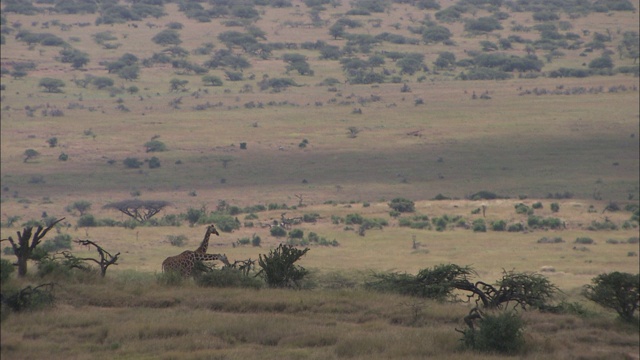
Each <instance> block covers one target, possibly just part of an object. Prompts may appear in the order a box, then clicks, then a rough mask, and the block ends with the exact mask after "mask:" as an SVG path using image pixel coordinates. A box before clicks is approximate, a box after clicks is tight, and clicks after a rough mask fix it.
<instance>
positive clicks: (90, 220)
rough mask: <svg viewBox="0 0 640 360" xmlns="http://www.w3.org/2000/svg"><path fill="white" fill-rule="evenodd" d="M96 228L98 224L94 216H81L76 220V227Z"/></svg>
mask: <svg viewBox="0 0 640 360" xmlns="http://www.w3.org/2000/svg"><path fill="white" fill-rule="evenodd" d="M96 226H98V222H97V221H96V218H95V216H93V215H91V214H86V215H82V216H81V217H80V218H79V219H78V227H96Z"/></svg>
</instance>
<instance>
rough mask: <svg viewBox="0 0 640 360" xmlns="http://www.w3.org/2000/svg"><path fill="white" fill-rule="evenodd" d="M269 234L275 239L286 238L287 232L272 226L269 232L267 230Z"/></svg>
mask: <svg viewBox="0 0 640 360" xmlns="http://www.w3.org/2000/svg"><path fill="white" fill-rule="evenodd" d="M269 232H270V233H271V236H275V237H284V236H287V230H285V229H283V228H282V227H280V226H273V227H272V228H271V230H269Z"/></svg>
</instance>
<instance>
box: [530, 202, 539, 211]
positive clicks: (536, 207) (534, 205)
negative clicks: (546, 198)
mask: <svg viewBox="0 0 640 360" xmlns="http://www.w3.org/2000/svg"><path fill="white" fill-rule="evenodd" d="M531 207H532V208H534V209H536V210H537V209H542V203H541V202H540V201H538V202H535V203H533V204H531Z"/></svg>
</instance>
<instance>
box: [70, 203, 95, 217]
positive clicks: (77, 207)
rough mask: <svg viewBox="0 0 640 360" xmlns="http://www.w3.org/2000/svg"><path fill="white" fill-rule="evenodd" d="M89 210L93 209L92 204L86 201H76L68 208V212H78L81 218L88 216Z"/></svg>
mask: <svg viewBox="0 0 640 360" xmlns="http://www.w3.org/2000/svg"><path fill="white" fill-rule="evenodd" d="M89 209H91V203H90V202H88V201H86V200H80V201H76V202H74V203H73V204H69V205H68V206H67V207H66V210H67V211H68V212H70V213H71V212H74V211H77V212H78V213H79V216H83V215H84V214H86V212H87V211H89Z"/></svg>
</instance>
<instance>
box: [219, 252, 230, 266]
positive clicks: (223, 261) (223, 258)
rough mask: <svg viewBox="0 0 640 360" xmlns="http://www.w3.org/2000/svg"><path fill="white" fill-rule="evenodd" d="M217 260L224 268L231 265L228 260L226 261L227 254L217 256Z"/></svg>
mask: <svg viewBox="0 0 640 360" xmlns="http://www.w3.org/2000/svg"><path fill="white" fill-rule="evenodd" d="M218 260H220V261H222V263H223V264H225V265H226V266H231V263H229V259H227V254H219V256H218Z"/></svg>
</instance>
